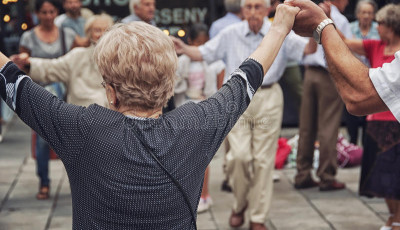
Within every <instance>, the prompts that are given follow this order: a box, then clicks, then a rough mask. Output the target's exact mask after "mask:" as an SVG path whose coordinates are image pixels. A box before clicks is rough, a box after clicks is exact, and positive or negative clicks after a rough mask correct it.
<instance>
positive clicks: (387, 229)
mask: <svg viewBox="0 0 400 230" xmlns="http://www.w3.org/2000/svg"><path fill="white" fill-rule="evenodd" d="M379 230H392V227H391V226H386V225H385V226H382V227H381V228H380V229H379Z"/></svg>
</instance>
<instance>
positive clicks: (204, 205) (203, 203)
mask: <svg viewBox="0 0 400 230" xmlns="http://www.w3.org/2000/svg"><path fill="white" fill-rule="evenodd" d="M212 204H213V202H212V199H211V197H210V196H207V198H205V199H204V198H202V197H200V201H199V206H198V207H197V212H198V213H201V212H205V211H207V210H208V209H210V207H211V205H212Z"/></svg>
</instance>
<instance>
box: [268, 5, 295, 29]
mask: <svg viewBox="0 0 400 230" xmlns="http://www.w3.org/2000/svg"><path fill="white" fill-rule="evenodd" d="M299 11H300V8H299V7H293V6H290V5H288V4H279V5H278V6H277V7H276V13H275V16H274V21H273V26H277V27H278V28H280V29H283V30H284V32H285V33H286V34H288V33H289V32H290V31H291V30H292V27H293V23H294V19H295V17H296V15H297V13H299Z"/></svg>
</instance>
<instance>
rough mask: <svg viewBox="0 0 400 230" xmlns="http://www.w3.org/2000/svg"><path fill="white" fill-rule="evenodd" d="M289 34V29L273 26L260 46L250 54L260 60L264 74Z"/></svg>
mask: <svg viewBox="0 0 400 230" xmlns="http://www.w3.org/2000/svg"><path fill="white" fill-rule="evenodd" d="M286 35H287V31H284V30H282V29H280V28H279V27H278V26H271V29H270V30H269V31H268V33H267V35H265V37H264V38H263V40H262V42H261V44H260V45H259V46H258V48H257V49H256V50H255V51H254V52H253V53H252V54H251V55H250V58H253V59H255V60H257V61H259V62H260V64H261V65H262V67H263V70H264V75H265V74H266V73H267V72H268V70H269V68H270V67H271V65H272V63H273V62H274V60H275V58H276V56H277V55H278V52H279V50H280V48H281V46H282V44H283V41H284V40H285V38H286Z"/></svg>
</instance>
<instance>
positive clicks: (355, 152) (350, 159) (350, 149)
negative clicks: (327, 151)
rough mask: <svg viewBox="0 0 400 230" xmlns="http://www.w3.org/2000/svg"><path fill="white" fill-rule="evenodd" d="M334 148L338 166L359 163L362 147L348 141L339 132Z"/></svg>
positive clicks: (351, 165)
mask: <svg viewBox="0 0 400 230" xmlns="http://www.w3.org/2000/svg"><path fill="white" fill-rule="evenodd" d="M336 150H337V161H338V165H339V167H341V168H345V167H353V166H357V165H360V164H361V160H362V155H363V149H362V148H361V147H359V146H357V145H354V144H352V143H349V142H348V141H347V140H346V139H345V138H344V137H343V136H342V135H341V134H339V136H338V140H337V143H336Z"/></svg>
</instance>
